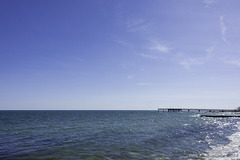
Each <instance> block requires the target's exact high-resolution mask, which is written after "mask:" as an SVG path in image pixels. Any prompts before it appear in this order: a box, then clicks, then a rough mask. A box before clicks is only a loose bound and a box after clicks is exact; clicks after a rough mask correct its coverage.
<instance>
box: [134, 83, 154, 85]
mask: <svg viewBox="0 0 240 160" xmlns="http://www.w3.org/2000/svg"><path fill="white" fill-rule="evenodd" d="M136 85H138V86H153V85H156V84H154V83H137V84H136Z"/></svg>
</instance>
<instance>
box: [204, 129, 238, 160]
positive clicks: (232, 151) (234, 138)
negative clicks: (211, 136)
mask: <svg viewBox="0 0 240 160" xmlns="http://www.w3.org/2000/svg"><path fill="white" fill-rule="evenodd" d="M228 139H229V140H230V141H231V142H230V143H229V144H227V145H217V146H212V147H211V150H208V151H207V152H206V154H205V155H204V157H206V160H232V159H240V132H237V133H234V134H232V135H231V136H228Z"/></svg>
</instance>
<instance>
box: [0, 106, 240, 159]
mask: <svg viewBox="0 0 240 160" xmlns="http://www.w3.org/2000/svg"><path fill="white" fill-rule="evenodd" d="M201 114H204V113H199V112H158V111H0V159H1V160H198V159H199V160H205V159H206V160H214V159H215V160H221V159H222V160H232V159H234V160H237V159H240V119H239V118H212V117H200V115H201Z"/></svg>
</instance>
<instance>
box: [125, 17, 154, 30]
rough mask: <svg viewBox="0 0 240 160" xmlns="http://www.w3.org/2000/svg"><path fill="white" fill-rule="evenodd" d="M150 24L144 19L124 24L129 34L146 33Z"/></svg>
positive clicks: (132, 20) (135, 19) (131, 20)
mask: <svg viewBox="0 0 240 160" xmlns="http://www.w3.org/2000/svg"><path fill="white" fill-rule="evenodd" d="M149 26H150V23H149V22H148V20H147V19H145V18H134V19H129V20H127V22H126V27H127V29H128V31H129V32H138V31H139V32H144V31H148V28H149Z"/></svg>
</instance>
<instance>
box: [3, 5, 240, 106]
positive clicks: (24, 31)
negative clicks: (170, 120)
mask: <svg viewBox="0 0 240 160" xmlns="http://www.w3.org/2000/svg"><path fill="white" fill-rule="evenodd" d="M239 6H240V1H238V0H194V1H193V0H131V1H130V0H80V1H79V0H71V1H67V0H64V1H63V0H41V1H40V0H34V1H33V0H21V1H19V0H11V1H9V0H1V1H0V73H1V74H0V109H79V110H85V109H87V110H88V109H89V110H92V109H93V110H99V109H106V110H108V109H112V110H121V109H123V110H125V109H133V110H135V109H137V110H138V109H139V110H142V109H144V110H145V109H146V110H148V109H157V108H158V107H191V108H194V107H196V108H236V107H238V106H240V85H239V84H240V83H239V82H240V45H239V44H240V18H239V15H240V10H239Z"/></svg>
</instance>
